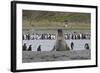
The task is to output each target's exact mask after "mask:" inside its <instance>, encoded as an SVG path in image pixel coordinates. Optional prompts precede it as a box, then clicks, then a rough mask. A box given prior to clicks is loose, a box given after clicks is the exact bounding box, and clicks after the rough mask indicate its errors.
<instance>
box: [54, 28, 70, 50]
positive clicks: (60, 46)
mask: <svg viewBox="0 0 100 73" xmlns="http://www.w3.org/2000/svg"><path fill="white" fill-rule="evenodd" d="M67 50H70V48H69V47H68V45H67V43H66V41H65V39H64V34H63V31H62V29H58V34H57V39H56V43H55V45H54V48H53V50H52V51H67Z"/></svg>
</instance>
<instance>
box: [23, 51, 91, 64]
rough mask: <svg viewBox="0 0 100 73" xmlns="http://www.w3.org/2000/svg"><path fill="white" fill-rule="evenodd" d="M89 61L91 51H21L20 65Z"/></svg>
mask: <svg viewBox="0 0 100 73" xmlns="http://www.w3.org/2000/svg"><path fill="white" fill-rule="evenodd" d="M87 59H91V50H70V51H52V52H47V51H42V52H39V51H38V52H37V51H23V52H22V63H31V62H48V61H68V60H87Z"/></svg>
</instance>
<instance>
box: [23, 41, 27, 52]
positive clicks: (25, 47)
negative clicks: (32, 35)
mask: <svg viewBox="0 0 100 73" xmlns="http://www.w3.org/2000/svg"><path fill="white" fill-rule="evenodd" d="M22 48H23V51H26V50H27V46H26V43H24V45H23V47H22Z"/></svg>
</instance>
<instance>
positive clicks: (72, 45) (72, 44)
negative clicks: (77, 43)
mask: <svg viewBox="0 0 100 73" xmlns="http://www.w3.org/2000/svg"><path fill="white" fill-rule="evenodd" d="M70 45H71V49H72V50H73V47H74V43H73V42H71V44H70Z"/></svg>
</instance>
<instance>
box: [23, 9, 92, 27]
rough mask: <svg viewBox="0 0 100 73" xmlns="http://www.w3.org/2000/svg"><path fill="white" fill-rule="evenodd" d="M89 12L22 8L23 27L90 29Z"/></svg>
mask: <svg viewBox="0 0 100 73" xmlns="http://www.w3.org/2000/svg"><path fill="white" fill-rule="evenodd" d="M90 19H91V17H90V14H89V13H72V12H54V11H32V10H23V29H25V28H30V27H32V28H35V27H37V28H38V27H47V28H49V27H53V28H54V27H63V28H66V27H64V26H65V25H66V22H67V24H68V27H67V28H68V29H77V28H79V29H82V28H83V29H90Z"/></svg>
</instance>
